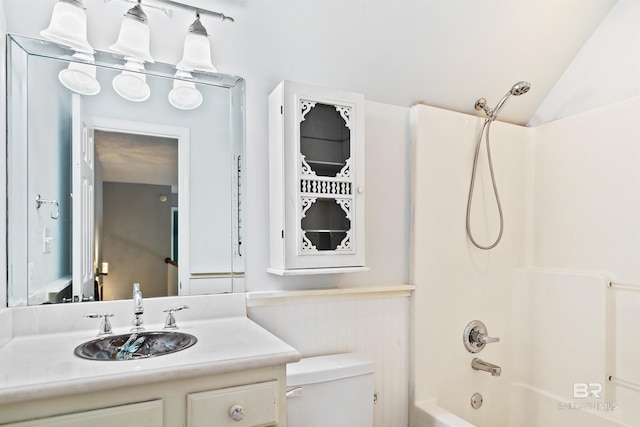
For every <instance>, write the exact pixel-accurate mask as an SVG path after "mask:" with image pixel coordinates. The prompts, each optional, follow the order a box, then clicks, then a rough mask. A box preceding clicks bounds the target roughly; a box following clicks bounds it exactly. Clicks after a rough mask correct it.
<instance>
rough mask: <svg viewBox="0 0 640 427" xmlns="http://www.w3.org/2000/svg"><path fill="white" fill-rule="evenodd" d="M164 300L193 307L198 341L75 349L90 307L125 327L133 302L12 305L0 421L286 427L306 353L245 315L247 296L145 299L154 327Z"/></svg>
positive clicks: (0, 354)
mask: <svg viewBox="0 0 640 427" xmlns="http://www.w3.org/2000/svg"><path fill="white" fill-rule="evenodd" d="M167 303H169V304H171V305H175V304H184V303H187V304H189V305H190V307H191V308H190V309H189V310H186V311H183V312H180V313H179V314H177V315H176V317H177V318H178V319H177V322H178V324H179V328H180V329H179V330H180V331H181V332H184V333H188V334H191V335H193V336H195V337H196V338H197V339H198V342H197V343H196V344H195V345H193V346H192V347H190V348H187V349H185V350H182V351H179V352H175V353H172V354H168V355H163V356H158V357H152V358H148V359H138V360H119V361H95V360H85V359H81V358H79V357H77V356H76V355H75V354H74V352H73V350H74V348H75V347H76V346H78V345H79V344H82V343H84V342H86V341H90V340H92V339H94V338H95V334H96V332H97V331H98V329H97V328H98V321H97V320H96V319H88V318H84V317H83V315H82V314H83V313H85V312H86V311H87V310H89V311H91V310H95V309H96V308H97V307H100V309H108V310H111V311H112V312H113V313H114V317H112V318H111V319H112V321H113V330H114V333H115V334H119V333H127V332H128V330H129V328H130V321H131V318H132V314H131V313H132V310H131V301H114V302H112V303H87V304H70V305H69V304H66V305H62V306H60V305H57V306H44V307H28V308H15V309H10V310H6V311H5V312H4V313H2V316H4V319H3V320H5V321H6V320H7V319H8V320H9V322H10V323H12V324H13V328H12V329H13V337H12V338H11V339H10V340H9V341H8V342H7V343H6V344H4V346H2V347H0V366H2V371H1V376H0V425H3V426H4V425H7V426H41V425H47V426H86V425H92V426H115V425H117V426H120V427H123V426H150V427H151V426H153V427H157V426H167V427H169V426H182V425H184V426H192V427H197V426H204V425H212V423H213V424H214V425H216V426H243V427H258V426H279V427H280V426H285V425H286V405H285V383H286V380H285V365H286V364H287V363H290V362H295V361H298V360H299V359H300V354H299V353H298V352H297V351H296V350H294V349H293V348H292V347H290V346H289V345H287V344H286V343H284V342H282V341H281V340H280V339H278V338H277V337H275V336H273V335H271V334H270V333H269V332H267V331H266V330H264V329H263V328H261V327H260V326H258V325H257V324H255V323H254V322H252V321H251V320H250V319H248V318H247V317H246V315H245V313H244V295H243V294H229V295H212V296H198V297H184V298H170V299H167V298H155V299H150V300H147V301H145V308H146V310H145V326H146V329H147V330H148V331H151V330H161V329H162V326H163V324H164V323H163V322H164V317H163V316H164V315H165V314H164V313H163V312H162V308H163V307H164V306H166V305H167ZM106 304H108V305H107V306H105V305H106ZM63 310H64V311H63ZM36 311H37V313H36ZM7 312H8V313H7ZM212 314H213V315H212ZM27 316H30V317H31V318H32V319H39V320H38V321H37V322H33V321H32V322H27V323H24V322H23V321H24V320H25V319H26V318H27ZM46 319H49V321H46ZM63 330H66V331H67V332H63Z"/></svg>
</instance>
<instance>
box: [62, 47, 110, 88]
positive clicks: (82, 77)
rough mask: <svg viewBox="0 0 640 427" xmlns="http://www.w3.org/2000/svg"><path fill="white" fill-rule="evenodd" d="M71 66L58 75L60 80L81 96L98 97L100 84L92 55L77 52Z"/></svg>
mask: <svg viewBox="0 0 640 427" xmlns="http://www.w3.org/2000/svg"><path fill="white" fill-rule="evenodd" d="M73 58H74V59H75V60H77V61H78V62H70V63H69V66H68V67H67V68H65V69H64V70H62V71H60V73H58V79H59V80H60V83H62V84H63V85H64V86H65V87H66V88H67V89H69V90H71V91H73V92H76V93H79V94H80V95H96V94H98V93H99V92H100V83H98V80H96V66H95V65H94V57H93V55H92V54H88V53H81V52H76V53H75V54H74V55H73Z"/></svg>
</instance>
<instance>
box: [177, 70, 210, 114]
mask: <svg viewBox="0 0 640 427" xmlns="http://www.w3.org/2000/svg"><path fill="white" fill-rule="evenodd" d="M175 77H176V78H178V77H180V78H186V79H189V78H192V77H191V73H189V72H186V71H182V70H179V71H178V72H177V73H176V75H175ZM169 103H170V104H171V105H173V106H174V107H176V108H177V109H179V110H194V109H196V108H198V107H199V106H200V104H202V94H201V93H200V91H198V89H196V85H195V83H194V82H190V81H184V80H174V81H173V89H171V91H170V92H169Z"/></svg>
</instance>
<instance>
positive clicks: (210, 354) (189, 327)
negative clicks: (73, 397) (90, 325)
mask: <svg viewBox="0 0 640 427" xmlns="http://www.w3.org/2000/svg"><path fill="white" fill-rule="evenodd" d="M162 326H163V324H162V323H157V324H152V325H147V324H145V328H146V330H147V331H154V330H161V329H162ZM179 326H180V329H179V331H181V332H185V333H189V334H191V335H194V336H195V337H196V338H197V339H198V342H197V343H196V344H195V345H194V346H192V347H190V348H188V349H185V350H182V351H178V352H176V353H172V354H167V355H163V356H157V357H152V358H149V359H139V360H126V361H95V360H86V359H82V358H80V357H78V356H76V355H75V354H74V353H73V351H74V349H75V348H76V346H78V345H80V344H82V343H84V342H86V341H89V340H92V339H94V338H95V333H96V332H97V330H91V331H88V330H83V331H71V332H64V333H47V334H31V335H18V336H14V337H13V338H12V339H11V340H9V341H8V342H7V343H6V344H4V345H3V346H2V347H0V404H6V403H12V402H18V401H24V400H32V399H37V398H45V397H51V396H61V395H64V394H75V393H85V392H92V391H98V390H104V389H109V388H115V387H122V386H129V385H134V384H146V383H153V382H158V381H166V380H175V379H181V378H190V377H196V376H202V375H212V374H220V373H225V372H232V371H238V370H244V369H251V368H259V367H267V366H274V365H281V364H286V363H290V362H296V361H298V360H300V354H299V353H298V352H297V351H296V350H295V349H294V348H292V347H291V346H289V345H288V344H286V343H285V342H283V341H282V340H280V339H279V338H277V337H276V336H274V335H272V334H271V333H269V332H268V331H266V330H265V329H263V328H262V327H260V326H259V325H258V324H256V323H255V322H253V321H251V320H250V319H248V318H247V317H246V316H233V317H224V318H214V319H207V320H186V321H185V320H183V321H180V322H179ZM113 332H114V334H115V335H118V334H124V333H128V326H127V327H124V326H120V327H116V326H115V325H114V330H113Z"/></svg>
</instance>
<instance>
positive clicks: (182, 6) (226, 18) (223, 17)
mask: <svg viewBox="0 0 640 427" xmlns="http://www.w3.org/2000/svg"><path fill="white" fill-rule="evenodd" d="M68 1H78V0H68ZM80 1H81V0H80ZM111 1H112V0H104V2H105V3H109V2H111ZM121 1H124V2H126V3H138V0H121ZM155 3H168V4H170V5H172V6H174V7H177V8H180V9H186V10H189V11H191V12H196V13H203V14H206V15H210V16H212V17H213V18H216V19H219V20H220V21H222V22H235V19H233V18H232V17H231V16H227V15H225V14H224V13H220V12H216V11H213V10H209V9H204V8H202V7H195V6H191V5H188V4H184V3H181V2H179V1H174V0H155ZM144 7H146V8H152V9H157V10H160V11H161V12H163V13H164V14H165V15H167V16H171V13H172V11H171V9H168V8H165V7H161V6H156V5H154V4H151V3H149V2H145V4H144Z"/></svg>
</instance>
